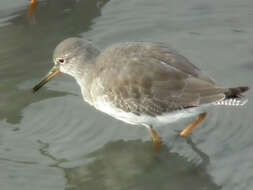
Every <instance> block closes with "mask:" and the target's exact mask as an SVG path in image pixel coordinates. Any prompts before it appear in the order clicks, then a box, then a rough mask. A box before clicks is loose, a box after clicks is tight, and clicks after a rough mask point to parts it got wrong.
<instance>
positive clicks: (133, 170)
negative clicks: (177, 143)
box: [62, 140, 220, 190]
mask: <svg viewBox="0 0 253 190" xmlns="http://www.w3.org/2000/svg"><path fill="white" fill-rule="evenodd" d="M187 142H188V145H189V146H190V147H191V148H192V150H193V151H195V153H197V154H198V155H199V156H200V157H201V158H202V163H201V164H200V165H196V163H192V162H189V161H188V160H187V158H184V157H182V156H180V155H178V154H177V153H171V152H170V151H169V149H168V148H167V147H166V146H163V147H162V148H161V149H160V151H159V152H154V151H153V150H152V148H151V147H152V142H142V141H140V140H133V141H123V140H120V141H116V142H111V143H108V144H106V145H104V147H102V148H101V149H99V150H97V151H95V152H93V153H90V154H88V155H86V156H85V157H83V158H82V159H83V160H91V161H89V163H88V164H83V165H80V166H78V167H75V168H62V169H63V170H64V172H65V177H66V179H67V187H69V189H71V190H74V189H78V190H82V189H110V190H111V189H138V190H140V189H145V190H147V189H150V190H151V189H152V190H153V189H159V190H161V189H164V190H165V189H166V190H168V189H186V188H187V189H192V190H198V189H205V190H209V189H210V190H216V189H220V187H219V186H218V185H216V184H215V183H214V182H213V180H212V177H211V176H210V175H209V174H208V172H207V169H206V167H207V165H208V156H207V155H205V154H204V153H203V152H201V151H200V150H199V149H198V148H197V147H196V146H195V144H194V143H193V142H192V141H190V140H188V141H187ZM190 147H189V148H190ZM66 189H68V188H66Z"/></svg>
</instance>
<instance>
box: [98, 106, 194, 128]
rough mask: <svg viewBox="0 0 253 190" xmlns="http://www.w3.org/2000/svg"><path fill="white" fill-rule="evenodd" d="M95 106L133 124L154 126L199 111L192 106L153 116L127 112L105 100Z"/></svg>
mask: <svg viewBox="0 0 253 190" xmlns="http://www.w3.org/2000/svg"><path fill="white" fill-rule="evenodd" d="M94 106H95V108H96V109H98V110H100V111H102V112H104V113H107V114H108V115H110V116H112V117H114V118H116V119H118V120H121V121H124V122H126V123H129V124H132V125H143V124H146V125H152V126H163V125H166V124H168V123H172V122H175V121H177V120H178V119H181V118H185V117H190V116H193V115H196V114H198V113H199V111H198V109H197V108H190V109H187V110H180V111H174V112H170V113H165V114H163V115H160V116H156V117H152V116H149V115H135V114H133V113H130V112H125V111H123V110H121V109H118V108H116V107H115V106H113V105H112V104H110V103H108V102H104V101H98V102H96V103H95V105H94Z"/></svg>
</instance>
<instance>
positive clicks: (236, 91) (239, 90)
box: [225, 86, 250, 99]
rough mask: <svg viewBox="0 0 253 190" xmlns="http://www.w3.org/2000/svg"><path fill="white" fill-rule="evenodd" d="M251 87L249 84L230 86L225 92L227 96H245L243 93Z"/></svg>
mask: <svg viewBox="0 0 253 190" xmlns="http://www.w3.org/2000/svg"><path fill="white" fill-rule="evenodd" d="M249 89H250V87H248V86H240V87H235V88H229V89H228V92H227V93H226V94H225V95H226V98H228V99H229V98H241V97H243V95H242V94H243V93H244V92H246V91H248V90H249Z"/></svg>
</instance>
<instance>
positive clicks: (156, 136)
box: [145, 125, 162, 148]
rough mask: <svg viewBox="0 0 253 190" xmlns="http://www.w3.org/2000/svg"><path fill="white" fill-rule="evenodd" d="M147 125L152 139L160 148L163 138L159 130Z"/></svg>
mask: <svg viewBox="0 0 253 190" xmlns="http://www.w3.org/2000/svg"><path fill="white" fill-rule="evenodd" d="M145 127H147V128H148V131H149V133H150V136H151V137H152V140H153V142H154V144H155V147H156V148H159V147H160V146H161V145H162V138H161V137H160V136H159V134H158V132H156V131H155V129H154V128H153V127H152V126H149V125H145Z"/></svg>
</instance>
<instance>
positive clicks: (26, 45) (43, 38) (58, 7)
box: [0, 0, 109, 123]
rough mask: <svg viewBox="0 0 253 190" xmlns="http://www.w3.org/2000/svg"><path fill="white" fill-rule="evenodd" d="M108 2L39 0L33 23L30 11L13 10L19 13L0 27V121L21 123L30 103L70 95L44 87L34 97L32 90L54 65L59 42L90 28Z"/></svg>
mask: <svg viewBox="0 0 253 190" xmlns="http://www.w3.org/2000/svg"><path fill="white" fill-rule="evenodd" d="M108 1H109V0H95V1H76V0H54V1H40V2H39V4H38V5H37V7H36V13H34V15H33V17H34V18H33V21H32V22H31V20H30V19H29V18H28V15H27V14H28V13H27V11H29V10H25V9H22V10H19V11H18V12H16V13H13V14H14V15H18V16H15V17H14V18H12V17H11V18H12V19H10V20H8V22H9V23H10V24H8V25H4V27H1V28H0V41H1V43H0V62H1V65H0V80H1V84H0V91H1V100H0V110H1V111H0V120H2V119H6V121H7V122H9V123H19V122H20V119H21V118H22V110H23V109H24V108H25V107H27V106H28V105H29V104H31V103H33V102H38V101H41V100H43V99H47V98H51V97H57V96H64V95H66V94H67V93H63V92H56V91H51V90H48V89H47V88H45V89H44V91H43V92H42V93H38V94H37V95H36V97H33V96H34V95H33V94H32V93H31V90H30V89H31V88H32V87H33V85H34V84H35V83H36V82H37V81H38V80H39V79H40V78H41V77H42V76H43V75H44V74H46V72H47V71H48V70H49V68H50V67H51V66H52V60H51V57H52V52H53V49H54V48H55V46H56V45H57V43H59V41H61V40H63V39H65V38H67V37H70V36H73V35H79V34H80V33H82V32H84V31H87V30H89V29H90V26H91V24H92V20H93V19H94V18H95V17H98V16H100V15H101V8H102V7H103V6H104V5H105V4H106V3H107V2H108ZM20 86H22V88H21V87H20Z"/></svg>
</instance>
